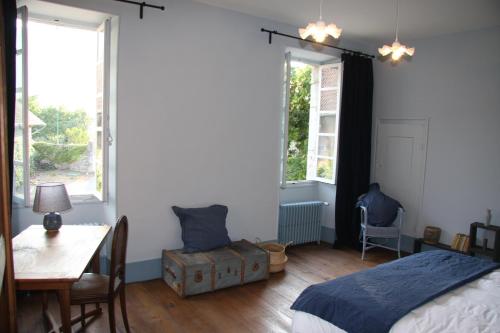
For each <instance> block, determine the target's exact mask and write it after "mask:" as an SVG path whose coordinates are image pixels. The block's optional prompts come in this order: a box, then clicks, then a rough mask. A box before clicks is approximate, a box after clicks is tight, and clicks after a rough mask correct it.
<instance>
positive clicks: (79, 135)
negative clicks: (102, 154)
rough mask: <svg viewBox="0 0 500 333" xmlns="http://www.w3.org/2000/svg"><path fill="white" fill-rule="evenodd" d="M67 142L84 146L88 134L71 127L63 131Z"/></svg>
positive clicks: (84, 130) (81, 129)
mask: <svg viewBox="0 0 500 333" xmlns="http://www.w3.org/2000/svg"><path fill="white" fill-rule="evenodd" d="M64 134H65V135H66V138H67V141H68V142H69V143H73V144H81V145H86V144H88V143H89V134H88V131H87V130H86V129H83V128H78V127H72V128H67V129H66V130H65V131H64Z"/></svg>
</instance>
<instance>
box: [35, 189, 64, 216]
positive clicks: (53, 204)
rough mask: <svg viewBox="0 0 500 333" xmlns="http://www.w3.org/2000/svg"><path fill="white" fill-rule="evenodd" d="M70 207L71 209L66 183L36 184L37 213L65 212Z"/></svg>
mask: <svg viewBox="0 0 500 333" xmlns="http://www.w3.org/2000/svg"><path fill="white" fill-rule="evenodd" d="M68 209H71V202H70V201H69V196H68V192H67V191H66V186H64V184H61V183H46V184H40V185H37V186H36V193H35V202H34V203H33V211H34V212H35V213H51V212H63V211H65V210H68Z"/></svg>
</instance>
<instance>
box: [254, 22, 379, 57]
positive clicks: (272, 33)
mask: <svg viewBox="0 0 500 333" xmlns="http://www.w3.org/2000/svg"><path fill="white" fill-rule="evenodd" d="M260 31H262V32H267V33H268V34H269V39H268V41H269V44H271V43H272V42H273V35H278V36H283V37H288V38H293V39H297V40H302V41H305V42H308V43H311V44H318V45H322V46H326V47H331V48H333V49H337V50H341V51H343V52H347V53H352V54H356V55H360V56H363V57H368V58H375V56H373V55H371V54H367V53H363V52H360V51H354V50H350V49H345V48H343V47H338V46H335V45H330V44H326V43H319V42H315V41H313V40H310V39H302V38H300V37H297V36H292V35H287V34H284V33H281V32H278V31H277V30H267V29H264V28H261V29H260Z"/></svg>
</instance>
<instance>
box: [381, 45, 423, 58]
mask: <svg viewBox="0 0 500 333" xmlns="http://www.w3.org/2000/svg"><path fill="white" fill-rule="evenodd" d="M378 52H379V53H380V54H381V55H382V56H384V57H385V56H387V55H389V54H391V53H392V55H391V58H392V60H394V61H397V60H399V59H400V58H401V57H402V56H403V55H404V54H407V55H409V56H410V57H411V56H413V54H415V48H414V47H407V46H406V45H403V44H401V43H399V41H397V40H395V41H394V43H392V45H391V46H389V45H384V46H383V47H380V48H379V49H378Z"/></svg>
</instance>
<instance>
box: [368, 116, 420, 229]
mask: <svg viewBox="0 0 500 333" xmlns="http://www.w3.org/2000/svg"><path fill="white" fill-rule="evenodd" d="M427 127H428V121H427V120H408V119H379V120H378V121H377V138H376V140H377V141H376V151H375V170H374V171H375V172H373V173H372V175H374V181H375V182H378V183H379V184H380V186H381V189H382V191H383V192H384V193H386V194H387V195H389V196H391V197H393V198H394V199H397V200H398V201H399V202H401V204H402V205H403V207H404V209H405V219H404V223H403V233H404V234H406V235H409V236H413V237H420V236H419V235H422V232H423V227H422V226H420V225H419V212H420V207H421V202H422V193H423V187H424V178H425V161H426V155H427Z"/></svg>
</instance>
